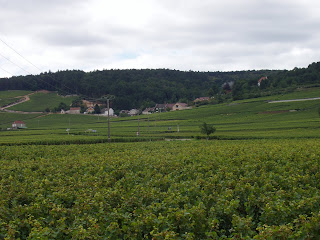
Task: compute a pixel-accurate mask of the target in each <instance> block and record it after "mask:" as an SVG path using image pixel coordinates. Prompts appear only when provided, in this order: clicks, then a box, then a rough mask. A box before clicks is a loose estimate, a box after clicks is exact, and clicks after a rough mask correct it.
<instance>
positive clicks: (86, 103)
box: [82, 100, 104, 108]
mask: <svg viewBox="0 0 320 240" xmlns="http://www.w3.org/2000/svg"><path fill="white" fill-rule="evenodd" d="M82 103H83V105H84V106H86V107H87V108H89V107H93V108H94V106H95V105H96V104H98V106H99V107H101V106H103V105H104V104H102V103H99V102H95V101H88V100H82Z"/></svg>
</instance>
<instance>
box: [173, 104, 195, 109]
mask: <svg viewBox="0 0 320 240" xmlns="http://www.w3.org/2000/svg"><path fill="white" fill-rule="evenodd" d="M185 109H191V107H188V104H187V103H176V104H174V106H173V107H172V111H177V110H185Z"/></svg>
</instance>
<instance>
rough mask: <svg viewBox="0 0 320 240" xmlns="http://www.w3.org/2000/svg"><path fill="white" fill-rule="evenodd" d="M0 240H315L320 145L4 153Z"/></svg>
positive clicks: (164, 145) (0, 152) (0, 160)
mask: <svg viewBox="0 0 320 240" xmlns="http://www.w3.org/2000/svg"><path fill="white" fill-rule="evenodd" d="M0 156H1V157H0V164H1V168H0V192H1V198H0V239H18V238H20V239H235V238H236V239H252V238H254V239H314V238H316V236H319V235H320V230H319V229H320V205H319V202H320V181H319V180H320V171H319V162H320V141H318V140H312V139H306V140H281V141H280V140H256V141H254V140H247V141H209V142H207V141H195V142H140V143H117V144H115V143H112V144H95V145H89V144H88V145H80V146H79V145H65V146H53V145H52V146H35V145H24V146H0Z"/></svg>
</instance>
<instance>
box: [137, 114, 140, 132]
mask: <svg viewBox="0 0 320 240" xmlns="http://www.w3.org/2000/svg"><path fill="white" fill-rule="evenodd" d="M139 113H140V111H139V109H138V132H137V136H138V137H139V135H140V122H139Z"/></svg>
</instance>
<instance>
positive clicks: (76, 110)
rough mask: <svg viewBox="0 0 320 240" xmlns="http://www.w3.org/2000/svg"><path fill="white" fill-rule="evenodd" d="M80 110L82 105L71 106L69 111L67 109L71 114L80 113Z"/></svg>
mask: <svg viewBox="0 0 320 240" xmlns="http://www.w3.org/2000/svg"><path fill="white" fill-rule="evenodd" d="M80 110H81V108H80V107H72V108H70V110H69V111H67V113H69V114H80Z"/></svg>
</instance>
